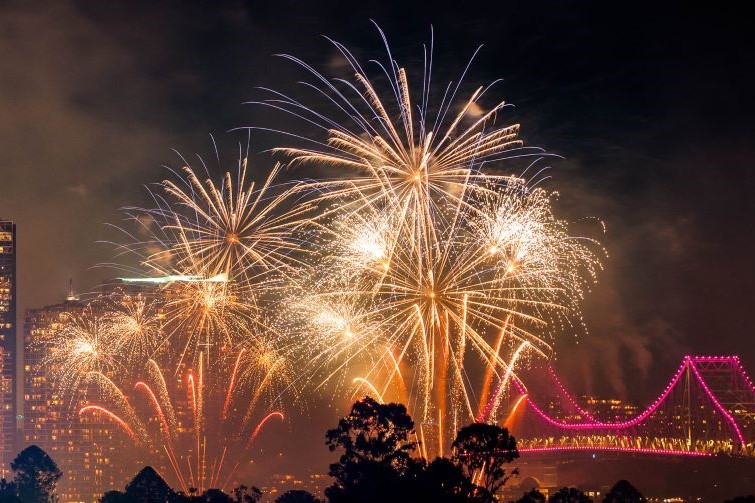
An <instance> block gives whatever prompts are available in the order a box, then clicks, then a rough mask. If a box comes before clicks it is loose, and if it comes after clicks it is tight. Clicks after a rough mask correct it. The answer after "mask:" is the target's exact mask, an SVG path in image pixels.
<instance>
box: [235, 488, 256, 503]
mask: <svg viewBox="0 0 755 503" xmlns="http://www.w3.org/2000/svg"><path fill="white" fill-rule="evenodd" d="M231 493H232V494H233V501H234V502H235V503H257V502H258V501H259V500H260V499H261V498H262V491H260V490H259V489H257V488H256V487H254V486H252V487H247V486H245V485H243V484H242V485H240V486H238V487H236V488H234V489H233V491H232V492H231Z"/></svg>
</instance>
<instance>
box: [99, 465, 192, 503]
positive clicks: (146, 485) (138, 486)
mask: <svg viewBox="0 0 755 503" xmlns="http://www.w3.org/2000/svg"><path fill="white" fill-rule="evenodd" d="M165 501H181V497H180V495H177V494H176V493H175V492H174V491H173V489H171V487H170V486H169V485H168V484H167V482H165V480H163V478H162V477H161V476H160V475H159V474H158V473H157V472H156V471H155V469H154V468H152V467H151V466H145V467H144V468H142V469H141V470H140V471H139V473H137V474H136V475H135V476H134V478H133V479H131V481H130V482H129V483H128V484H126V490H125V492H121V491H108V492H106V493H105V494H103V495H102V497H101V498H100V503H137V502H138V503H141V502H145V503H147V502H149V503H153V502H155V503H156V502H160V503H163V502H165Z"/></svg>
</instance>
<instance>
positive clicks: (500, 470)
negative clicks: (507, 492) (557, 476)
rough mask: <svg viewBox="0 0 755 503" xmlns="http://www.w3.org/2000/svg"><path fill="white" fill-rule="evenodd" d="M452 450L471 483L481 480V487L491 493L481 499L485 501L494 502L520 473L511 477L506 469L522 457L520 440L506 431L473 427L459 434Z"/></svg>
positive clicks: (493, 425) (474, 425)
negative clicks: (507, 465)
mask: <svg viewBox="0 0 755 503" xmlns="http://www.w3.org/2000/svg"><path fill="white" fill-rule="evenodd" d="M452 447H453V451H454V454H453V458H452V459H453V460H454V462H455V463H456V464H458V465H459V466H460V467H461V468H462V470H463V471H464V475H465V476H466V477H467V478H468V479H470V480H479V481H480V483H479V484H478V485H480V486H481V488H482V489H484V490H485V491H484V492H485V493H487V494H480V495H479V496H480V497H481V499H482V500H488V501H493V495H494V494H495V493H496V492H497V491H498V490H499V489H500V488H501V487H503V485H504V484H505V483H506V482H507V481H508V480H509V478H511V476H513V475H515V474H517V473H518V471H517V470H516V469H515V470H512V471H511V473H509V474H508V475H507V474H506V470H505V469H504V467H503V466H504V464H506V463H511V462H512V461H513V460H514V459H516V458H518V457H519V451H517V449H516V440H515V439H514V437H513V436H511V435H509V430H507V429H506V428H501V427H500V426H498V425H495V424H485V423H473V424H470V425H469V426H465V427H464V428H462V429H461V430H459V433H457V434H456V439H455V440H454V442H453V444H452ZM478 492H479V491H478Z"/></svg>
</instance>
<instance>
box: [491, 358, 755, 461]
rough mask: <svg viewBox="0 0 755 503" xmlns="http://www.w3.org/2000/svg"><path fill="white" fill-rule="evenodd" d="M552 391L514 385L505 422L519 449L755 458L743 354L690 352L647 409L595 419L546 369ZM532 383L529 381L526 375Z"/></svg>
mask: <svg viewBox="0 0 755 503" xmlns="http://www.w3.org/2000/svg"><path fill="white" fill-rule="evenodd" d="M548 376H549V379H548V381H549V386H548V387H547V389H548V391H546V392H545V393H540V392H538V391H536V390H535V389H534V388H533V387H528V386H525V385H524V384H523V382H522V381H519V380H516V379H515V380H514V381H513V383H512V386H511V391H512V393H511V395H512V397H511V403H510V405H509V406H510V412H509V416H508V419H507V420H506V426H507V427H508V428H509V429H510V430H511V431H512V433H513V434H514V436H515V437H516V438H517V443H518V446H519V450H520V452H522V453H523V454H537V453H547V452H553V453H557V452H559V451H591V452H594V451H618V452H632V453H644V454H655V455H672V456H713V455H732V456H748V457H755V387H753V383H752V381H751V380H750V378H749V377H748V375H747V373H746V372H745V370H744V368H743V367H742V364H741V363H740V360H739V357H737V356H686V357H684V359H683V360H682V363H681V365H680V366H679V369H678V370H677V371H676V373H675V374H674V376H673V377H672V378H671V381H670V382H669V383H668V385H667V386H666V388H665V389H664V390H663V392H662V393H661V394H660V395H659V396H658V398H656V400H655V401H654V402H652V403H651V404H650V405H649V406H648V407H647V408H646V409H644V410H641V411H636V412H635V413H634V414H632V415H631V416H630V417H621V418H617V417H616V416H614V418H613V419H612V420H608V419H605V418H601V417H593V415H591V414H590V413H589V412H588V411H587V410H585V409H584V408H582V407H581V406H580V405H579V404H578V403H577V401H576V400H575V399H574V398H573V397H572V395H571V394H570V393H569V392H568V390H567V389H566V388H565V387H564V386H563V385H562V384H561V382H560V381H559V379H558V377H557V376H556V374H555V373H554V372H553V370H552V369H550V368H549V369H548ZM528 381H529V380H528Z"/></svg>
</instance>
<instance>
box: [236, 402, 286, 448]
mask: <svg viewBox="0 0 755 503" xmlns="http://www.w3.org/2000/svg"><path fill="white" fill-rule="evenodd" d="M274 417H278V418H280V420H281V421H285V419H286V418H285V417H284V416H283V413H281V412H277V411H276V412H271V413H270V414H268V415H267V416H265V417H263V418H262V420H261V421H260V422H259V423H258V424H257V426H256V427H255V428H254V431H253V432H252V434H251V435H250V436H249V441H248V442H247V445H246V448H247V449H248V448H249V447H251V445H252V443H253V442H254V440H255V439H256V438H257V436H258V435H259V434H260V432H261V431H262V427H263V426H265V423H267V422H268V421H269V420H270V419H272V418H274Z"/></svg>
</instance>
